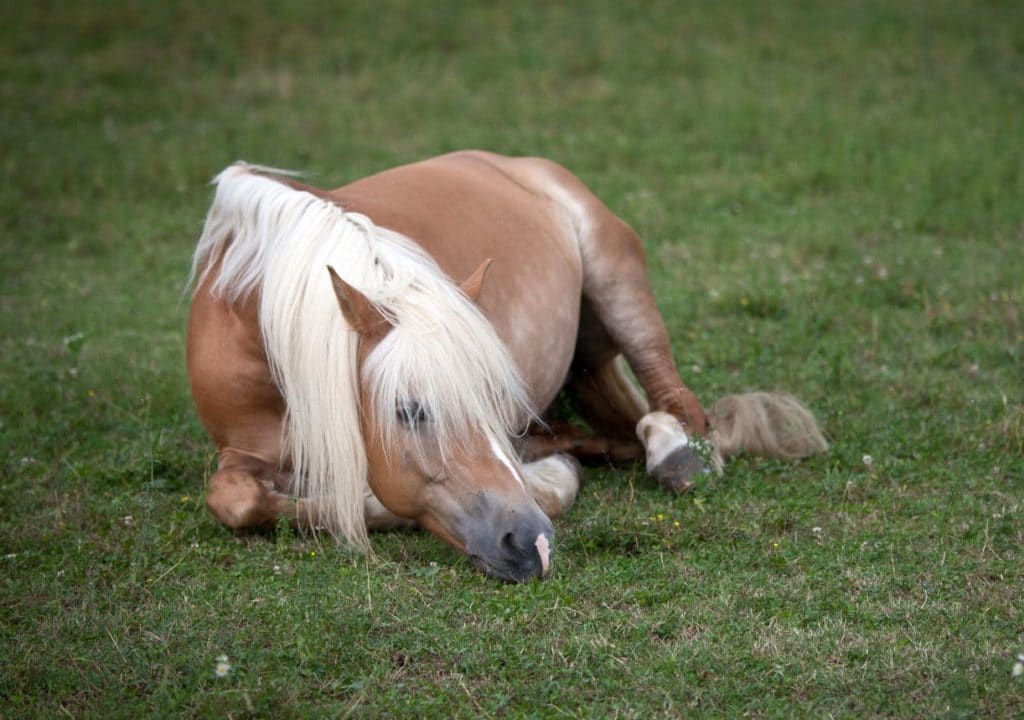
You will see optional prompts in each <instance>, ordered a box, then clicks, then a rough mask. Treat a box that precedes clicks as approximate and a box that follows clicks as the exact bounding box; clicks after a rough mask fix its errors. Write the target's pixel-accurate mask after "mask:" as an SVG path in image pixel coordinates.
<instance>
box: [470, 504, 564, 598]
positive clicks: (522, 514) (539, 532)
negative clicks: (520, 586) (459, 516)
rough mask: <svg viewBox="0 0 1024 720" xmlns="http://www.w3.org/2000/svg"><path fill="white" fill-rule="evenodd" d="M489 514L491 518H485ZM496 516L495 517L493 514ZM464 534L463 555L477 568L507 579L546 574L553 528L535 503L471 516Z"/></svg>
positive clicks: (521, 580)
mask: <svg viewBox="0 0 1024 720" xmlns="http://www.w3.org/2000/svg"><path fill="white" fill-rule="evenodd" d="M487 515H491V516H492V518H491V521H490V522H487V521H486V520H485V518H486V516H487ZM495 516H497V517H495ZM473 519H474V521H478V522H473V523H471V527H470V528H468V532H467V533H466V554H468V555H469V559H470V561H471V562H472V563H473V566H474V567H476V569H477V570H479V571H480V572H482V573H484V574H485V575H488V576H490V577H493V578H497V579H499V580H505V581H507V582H524V581H526V580H530V579H533V578H544V577H547V576H548V575H549V574H550V572H551V567H552V563H551V558H552V555H553V552H552V548H553V540H554V536H555V531H554V528H552V526H551V521H550V520H549V519H548V517H547V515H545V514H544V513H543V512H542V511H541V510H540V508H539V507H537V506H536V504H533V507H529V506H527V507H526V508H524V509H515V510H513V509H506V510H504V511H500V512H495V513H486V512H485V513H482V514H481V515H475V516H474V518H473Z"/></svg>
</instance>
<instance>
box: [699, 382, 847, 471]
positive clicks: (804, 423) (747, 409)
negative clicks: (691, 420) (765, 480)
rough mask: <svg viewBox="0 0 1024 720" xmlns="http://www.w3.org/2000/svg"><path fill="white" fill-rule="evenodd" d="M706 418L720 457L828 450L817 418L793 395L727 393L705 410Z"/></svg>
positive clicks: (794, 455) (794, 454)
mask: <svg viewBox="0 0 1024 720" xmlns="http://www.w3.org/2000/svg"><path fill="white" fill-rule="evenodd" d="M708 421H709V423H710V426H711V432H710V435H709V439H710V440H711V443H712V444H713V445H714V446H715V450H716V451H717V454H718V455H720V456H721V457H720V458H716V459H720V460H725V459H728V458H729V457H731V456H733V455H736V454H738V453H741V452H748V453H753V454H755V455H764V456H767V457H777V458H785V459H797V458H803V457H807V456H808V455H814V454H815V453H819V452H824V451H825V450H827V449H828V441H826V440H825V436H824V435H823V434H822V432H821V428H820V427H818V421H817V420H815V419H814V415H813V414H811V411H810V410H808V409H807V408H805V407H804V406H803V404H801V402H800V401H799V400H797V399H796V398H795V397H793V396H792V395H786V394H783V393H767V392H751V393H744V394H741V395H727V396H726V397H723V398H722V399H720V400H719V401H718V402H716V403H715V404H714V405H712V406H711V408H710V410H708Z"/></svg>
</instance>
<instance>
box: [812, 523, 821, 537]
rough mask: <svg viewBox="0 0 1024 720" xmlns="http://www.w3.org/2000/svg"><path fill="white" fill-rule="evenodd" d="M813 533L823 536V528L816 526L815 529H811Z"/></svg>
mask: <svg viewBox="0 0 1024 720" xmlns="http://www.w3.org/2000/svg"><path fill="white" fill-rule="evenodd" d="M811 532H812V533H814V534H815V535H821V528H820V527H818V526H817V525H815V526H814V527H812V528H811Z"/></svg>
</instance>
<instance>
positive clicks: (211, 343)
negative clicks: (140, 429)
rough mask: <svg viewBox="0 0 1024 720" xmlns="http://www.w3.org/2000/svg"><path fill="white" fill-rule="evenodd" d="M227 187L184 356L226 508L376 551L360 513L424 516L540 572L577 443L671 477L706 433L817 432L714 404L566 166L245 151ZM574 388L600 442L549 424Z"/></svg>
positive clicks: (200, 253)
mask: <svg viewBox="0 0 1024 720" xmlns="http://www.w3.org/2000/svg"><path fill="white" fill-rule="evenodd" d="M215 183H216V185H217V191H216V197H215V199H214V202H213V206H212V207H211V209H210V212H209V215H208V217H207V219H206V225H205V228H204V231H203V236H202V238H201V239H200V241H199V246H198V248H197V250H196V254H195V259H194V264H193V277H194V278H195V279H196V289H195V295H194V297H193V302H192V311H191V316H190V318H189V328H188V369H189V378H190V382H191V388H192V394H193V397H194V399H195V403H196V406H197V408H198V410H199V415H200V417H201V418H202V421H203V424H204V425H205V427H206V429H207V431H208V432H209V434H210V436H211V437H212V438H213V440H214V442H215V443H216V446H217V449H218V451H219V466H218V469H217V471H216V472H215V473H214V474H213V476H212V477H211V478H210V485H209V492H208V494H207V499H206V504H207V507H208V508H209V509H210V511H211V512H212V513H213V514H214V515H215V516H216V517H217V518H218V519H219V520H220V521H221V522H222V523H224V524H225V525H228V526H230V527H232V528H237V529H240V528H258V527H272V526H273V525H275V524H276V523H277V522H278V519H279V518H280V517H289V518H291V519H292V521H293V522H294V523H295V524H296V525H297V526H299V527H301V528H306V529H312V530H316V529H324V530H326V531H328V532H330V533H331V534H333V535H335V536H336V537H339V538H340V539H342V540H345V541H347V542H348V543H350V544H351V545H353V546H356V547H359V548H366V547H367V545H368V539H367V534H366V533H367V530H368V529H388V528H394V527H398V526H403V525H409V524H413V523H415V524H419V525H420V526H422V527H424V528H427V529H428V530H430V531H431V532H433V533H435V534H437V535H438V536H440V537H441V538H443V539H444V540H445V541H447V542H449V543H450V544H452V545H453V546H455V547H456V548H458V549H459V550H461V551H462V552H465V553H466V554H468V555H469V556H470V558H471V560H472V561H473V563H474V565H475V566H476V567H477V568H478V569H480V570H482V571H483V572H485V573H487V574H489V575H492V576H495V577H498V578H502V579H506V580H523V579H527V578H530V577H537V576H544V575H546V574H547V573H548V571H549V566H550V562H551V553H552V551H553V545H552V543H553V530H552V526H551V521H550V519H549V518H553V517H557V516H559V515H560V514H562V513H564V512H565V511H566V510H567V509H568V508H569V507H570V506H571V505H572V503H573V501H574V499H575V497H576V492H577V489H578V487H579V482H580V479H581V470H580V467H579V463H578V462H577V461H576V460H575V459H574V458H572V457H570V456H569V455H567V454H566V453H576V454H579V455H581V456H584V457H590V458H593V457H595V456H605V457H607V458H609V459H611V460H619V461H622V460H631V459H633V460H636V459H645V460H646V468H647V471H648V473H649V474H650V475H652V476H653V477H654V478H656V479H657V481H658V482H660V483H661V484H662V485H663V486H665V487H666V488H668V489H670V490H673V491H677V492H678V491H683V490H685V489H687V488H688V487H690V485H691V484H692V480H693V478H694V476H696V475H698V474H699V473H701V472H703V471H705V470H706V469H707V464H708V463H707V462H706V461H705V459H704V458H702V456H701V455H700V454H698V453H696V452H695V450H694V448H695V445H694V442H693V440H694V439H695V438H698V437H705V438H706V439H707V441H708V442H709V444H710V445H711V446H712V447H713V448H714V457H713V458H712V462H711V464H715V462H716V461H720V459H721V458H722V457H725V456H728V455H730V454H732V453H735V452H738V451H741V450H748V451H753V452H760V453H765V454H772V455H778V456H784V457H800V456H804V455H808V454H810V453H812V452H815V451H818V450H821V449H823V448H824V447H825V441H824V439H823V437H822V436H821V433H820V431H819V430H818V428H817V425H816V423H815V422H814V419H813V417H812V416H811V415H810V414H809V413H808V412H807V411H806V410H804V409H803V408H802V407H801V406H800V405H799V404H798V403H796V401H794V400H792V399H791V398H789V397H788V396H780V395H771V394H764V393H755V394H750V395H740V396H731V397H729V398H726V399H725V400H723V401H720V402H719V403H718V404H716V405H715V406H714V408H712V411H711V412H710V413H709V416H705V413H704V411H703V409H702V408H701V405H700V403H699V402H698V401H697V398H696V397H695V396H694V394H693V393H692V392H690V390H688V389H687V388H686V387H685V386H684V385H683V383H682V381H681V380H680V378H679V374H678V372H677V371H676V367H675V363H674V361H673V358H672V353H671V350H670V348H669V341H668V337H667V335H666V332H665V327H664V324H663V323H662V320H661V317H660V316H659V314H658V310H657V307H656V305H655V301H654V297H653V295H652V293H651V288H650V285H649V283H648V280H647V274H646V270H645V260H644V255H643V250H642V246H641V243H640V241H639V239H638V238H637V236H636V234H635V233H634V232H633V230H632V229H630V227H629V226H628V225H627V224H626V223H625V222H623V221H622V220H620V219H619V218H618V217H616V216H615V215H614V214H612V212H611V211H609V210H608V208H606V207H605V206H604V204H602V203H601V201H600V200H598V199H597V198H596V197H595V196H594V195H593V194H592V193H591V192H590V191H589V190H588V189H587V188H586V187H585V186H584V185H583V184H582V183H581V182H580V181H579V180H578V179H577V178H576V177H574V176H573V175H572V174H570V173H569V172H568V171H566V170H565V169H564V168H562V167H560V166H558V165H556V164H554V163H551V162H548V161H546V160H540V159H533V158H530V159H527V158H518V159H513V158H506V157H501V156H498V155H493V154H489V153H484V152H460V153H454V154H451V155H445V156H443V157H439V158H435V159H432V160H427V161H425V162H420V163H416V164H412V165H406V166H403V167H399V168H395V169H392V170H388V171H386V172H382V173H380V174H377V175H373V176H371V177H368V178H364V179H362V180H358V181H356V182H353V183H351V184H349V185H346V186H344V187H342V188H339V189H337V190H333V191H329V192H328V191H323V190H318V189H315V188H312V187H308V186H306V185H303V184H301V183H299V182H297V181H295V180H294V179H292V178H290V177H288V176H286V174H283V173H281V172H280V171H274V170H269V169H265V168H260V167H255V166H250V165H245V164H237V165H234V166H232V167H229V168H228V169H226V170H224V171H223V172H222V173H221V174H220V175H219V176H218V177H217V178H216V180H215ZM489 268H490V269H489ZM488 269H489V271H488ZM451 278H456V279H463V282H462V283H461V284H456V283H454V282H453V281H452V280H451ZM623 358H624V360H625V362H628V363H629V366H630V368H632V371H633V373H634V375H635V376H636V378H637V380H638V381H639V384H640V386H641V388H642V389H643V391H644V393H645V394H646V398H645V397H644V395H642V394H641V393H640V392H638V390H637V389H636V388H635V387H634V385H633V384H632V383H631V381H630V380H628V379H627V377H626V375H625V372H624V368H623V362H622V359H623ZM563 387H566V388H567V390H568V391H570V392H571V393H574V395H575V397H576V399H577V401H578V406H579V408H580V412H581V414H582V416H583V417H584V418H585V420H586V421H587V422H588V424H589V425H590V426H591V427H592V428H594V430H595V431H596V435H595V436H594V437H581V436H579V435H578V434H573V433H562V432H558V431H552V430H551V429H550V428H551V427H552V426H545V425H544V424H543V423H541V422H537V421H539V420H541V418H542V417H543V416H542V413H543V411H544V410H545V409H546V408H548V407H549V406H550V405H551V403H552V401H553V400H554V399H555V396H556V395H557V394H558V393H559V391H560V390H562V388H563ZM531 424H532V425H533V427H541V428H544V427H547V428H548V432H546V433H541V434H531V435H525V434H524V430H525V429H526V428H527V427H528V426H529V425H531ZM552 453H554V454H552ZM524 459H527V460H531V462H526V461H525V460H524Z"/></svg>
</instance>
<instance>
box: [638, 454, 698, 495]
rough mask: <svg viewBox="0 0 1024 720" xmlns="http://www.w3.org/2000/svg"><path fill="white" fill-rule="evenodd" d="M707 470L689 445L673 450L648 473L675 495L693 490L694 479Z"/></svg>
mask: <svg viewBox="0 0 1024 720" xmlns="http://www.w3.org/2000/svg"><path fill="white" fill-rule="evenodd" d="M706 472H707V467H706V466H705V465H704V460H703V459H702V458H701V457H700V455H698V454H697V453H695V452H694V451H693V448H691V447H681V448H677V449H675V450H673V451H672V452H671V453H670V454H669V456H668V457H666V458H665V459H664V460H662V461H661V463H660V464H659V465H658V466H657V467H656V468H654V469H653V470H651V472H650V475H651V477H653V478H654V479H655V480H657V481H658V484H659V485H661V486H662V487H663V488H665V489H666V490H668V491H669V492H672V493H675V494H676V495H682V494H683V493H686V492H689V491H690V490H693V488H694V486H695V485H696V483H695V482H694V479H695V478H697V477H699V476H700V475H703V474H704V473H706Z"/></svg>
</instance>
